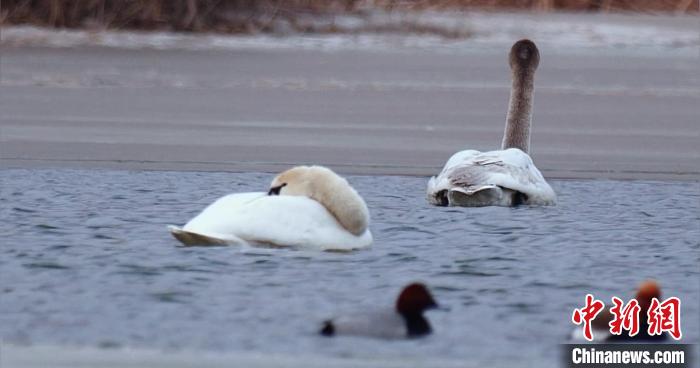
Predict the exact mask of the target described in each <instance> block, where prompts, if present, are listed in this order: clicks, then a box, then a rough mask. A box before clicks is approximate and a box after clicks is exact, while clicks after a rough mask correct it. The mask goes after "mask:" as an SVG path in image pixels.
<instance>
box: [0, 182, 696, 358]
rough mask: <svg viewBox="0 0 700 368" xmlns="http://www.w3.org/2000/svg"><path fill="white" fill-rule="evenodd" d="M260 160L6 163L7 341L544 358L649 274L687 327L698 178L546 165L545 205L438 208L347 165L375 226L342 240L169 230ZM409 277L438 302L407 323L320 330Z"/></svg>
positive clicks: (391, 293)
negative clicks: (235, 240)
mask: <svg viewBox="0 0 700 368" xmlns="http://www.w3.org/2000/svg"><path fill="white" fill-rule="evenodd" d="M271 178H272V175H269V174H231V173H191V172H186V173H183V172H128V171H93V170H3V171H0V179H1V180H2V181H1V184H2V188H1V190H2V198H1V202H0V204H1V211H2V212H1V219H2V224H1V225H0V226H1V227H0V234H1V235H2V239H3V242H2V245H1V246H0V254H1V257H0V280H1V283H0V337H1V338H2V339H4V340H5V341H7V342H13V343H18V344H30V343H35V344H70V345H91V346H140V347H149V348H183V347H187V348H192V349H204V350H216V351H242V350H245V351H258V352H272V353H294V354H301V353H309V354H317V355H318V354H320V355H330V356H357V357H377V356H380V357H387V358H391V357H395V356H402V357H406V356H409V357H410V356H415V357H425V356H439V357H441V358H457V359H465V361H471V362H481V361H489V360H490V359H496V360H498V361H501V362H507V361H515V360H518V361H519V362H521V363H522V362H534V361H539V362H541V363H550V364H552V365H555V364H556V363H557V362H558V361H557V357H558V350H557V349H556V346H557V344H558V343H560V342H563V341H564V339H565V337H566V336H567V335H568V334H569V332H570V330H571V328H572V324H571V322H570V316H571V311H572V309H573V308H575V307H580V305H581V304H582V302H583V299H584V296H585V294H586V293H589V292H590V293H593V294H594V295H595V296H596V297H598V298H601V299H604V300H609V297H610V296H612V295H618V296H621V297H623V299H628V298H630V297H632V296H633V293H634V291H633V289H634V288H635V287H636V285H637V284H638V283H639V282H640V281H641V280H643V279H645V278H648V277H653V278H656V279H658V280H659V281H660V282H661V284H662V286H663V287H664V291H665V296H678V297H680V298H681V299H682V301H683V304H682V308H683V310H682V317H683V333H684V341H685V342H689V343H693V342H695V343H696V342H698V333H699V329H698V326H699V315H700V309H699V305H698V304H699V299H700V283H699V280H700V278H699V277H698V274H699V272H698V264H700V251H699V250H700V247H699V245H698V239H700V218H699V212H700V211H699V208H700V206H699V203H700V190H699V188H698V183H674V182H639V181H601V180H586V181H553V182H552V185H553V187H554V189H555V190H556V191H557V192H558V194H559V198H560V204H559V205H558V206H556V207H551V208H528V207H520V208H513V209H511V208H496V207H492V208H476V209H474V208H472V209H454V208H436V207H430V206H428V205H427V204H426V203H425V200H424V199H423V197H424V188H425V183H426V179H425V178H413V177H391V176H355V177H350V178H349V179H350V181H351V183H352V184H353V185H354V186H355V187H356V188H357V189H358V191H359V192H360V193H361V194H362V195H363V196H364V197H365V199H366V201H367V202H368V205H369V207H370V210H371V212H372V218H373V224H372V231H373V233H374V237H375V243H374V245H373V247H372V248H371V249H369V250H363V251H358V252H354V253H350V254H337V253H316V252H309V251H296V250H289V249H287V250H274V249H255V248H246V249H241V248H237V247H211V248H183V247H178V246H177V245H178V243H177V242H176V241H175V240H174V239H173V238H171V237H170V235H169V234H168V232H167V230H166V227H165V225H166V224H184V223H185V222H186V221H187V220H188V219H190V218H191V217H192V216H194V215H195V214H196V213H197V212H198V211H199V210H201V209H202V208H203V207H204V206H205V205H207V204H209V203H210V202H212V201H213V200H214V199H216V198H217V197H219V196H221V195H223V194H226V193H230V192H239V191H253V190H261V189H265V188H266V186H267V184H268V183H269V181H270V179H271ZM414 280H420V281H424V282H426V283H427V284H429V285H430V286H431V287H432V290H433V292H434V294H435V296H436V299H437V300H438V301H439V302H440V303H441V304H444V305H447V306H449V307H450V308H451V310H450V311H449V312H440V311H436V312H430V314H429V317H430V319H431V320H432V323H433V326H434V329H435V331H436V333H435V334H434V335H432V336H431V337H429V338H426V339H420V340H412V341H381V340H379V341H377V340H367V339H360V338H341V339H324V338H321V337H318V336H317V335H316V334H315V332H316V329H317V327H318V323H319V322H320V321H321V320H322V319H324V318H326V317H329V316H332V315H334V314H337V313H341V312H345V311H352V310H354V308H355V307H357V308H361V307H363V306H377V305H381V304H389V303H393V298H394V297H395V295H396V293H397V292H398V291H399V289H400V287H401V286H402V285H403V284H405V283H407V282H409V281H414Z"/></svg>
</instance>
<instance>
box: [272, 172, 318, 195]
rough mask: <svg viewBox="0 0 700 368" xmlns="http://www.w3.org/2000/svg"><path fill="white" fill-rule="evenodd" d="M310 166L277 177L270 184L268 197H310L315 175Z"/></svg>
mask: <svg viewBox="0 0 700 368" xmlns="http://www.w3.org/2000/svg"><path fill="white" fill-rule="evenodd" d="M310 172H311V168H310V167H308V166H297V167H294V168H291V169H289V170H287V171H284V172H283V173H281V174H279V175H277V176H276V177H275V178H274V179H272V183H270V190H269V191H268V192H267V194H268V195H297V196H310V194H311V188H310V187H309V185H310V181H311V180H310V179H313V175H312V174H311V173H310Z"/></svg>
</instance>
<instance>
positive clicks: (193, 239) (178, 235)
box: [168, 225, 232, 247]
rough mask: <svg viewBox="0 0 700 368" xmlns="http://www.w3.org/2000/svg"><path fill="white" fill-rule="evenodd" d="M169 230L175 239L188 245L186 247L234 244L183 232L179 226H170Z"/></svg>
mask: <svg viewBox="0 0 700 368" xmlns="http://www.w3.org/2000/svg"><path fill="white" fill-rule="evenodd" d="M168 230H170V234H172V235H173V237H175V239H177V240H179V241H180V243H182V244H184V245H186V246H190V247H191V246H212V245H229V244H231V243H232V242H231V241H229V240H224V239H219V238H214V237H211V236H207V235H202V234H197V233H193V232H190V231H187V230H183V229H182V228H179V227H177V226H173V225H170V226H168Z"/></svg>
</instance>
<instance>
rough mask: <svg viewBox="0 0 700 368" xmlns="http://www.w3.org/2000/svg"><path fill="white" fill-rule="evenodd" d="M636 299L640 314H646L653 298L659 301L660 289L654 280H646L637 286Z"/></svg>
mask: <svg viewBox="0 0 700 368" xmlns="http://www.w3.org/2000/svg"><path fill="white" fill-rule="evenodd" d="M636 298H637V302H639V307H640V309H641V310H642V313H646V311H647V310H649V306H650V305H651V300H652V299H653V298H656V299H659V300H660V299H661V287H659V284H658V283H657V282H656V281H654V280H646V281H644V282H642V283H641V284H640V285H639V289H637V297H636Z"/></svg>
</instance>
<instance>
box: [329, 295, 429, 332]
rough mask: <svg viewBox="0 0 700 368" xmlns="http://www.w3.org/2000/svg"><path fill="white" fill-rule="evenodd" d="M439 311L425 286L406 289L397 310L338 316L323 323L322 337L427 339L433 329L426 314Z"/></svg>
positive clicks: (400, 297) (397, 304) (397, 301)
mask: <svg viewBox="0 0 700 368" xmlns="http://www.w3.org/2000/svg"><path fill="white" fill-rule="evenodd" d="M436 308H439V306H438V304H437V302H436V301H435V299H434V298H433V296H432V294H431V293H430V291H429V290H428V288H427V287H426V286H425V285H424V284H422V283H412V284H409V285H407V286H405V287H404V288H403V289H402V291H401V293H400V294H399V296H398V297H397V298H396V303H395V305H394V308H386V309H381V310H376V311H372V312H369V313H365V314H352V315H344V316H339V317H336V318H333V319H329V320H326V321H324V322H323V324H322V327H321V329H320V330H319V333H320V334H321V335H322V336H326V337H333V336H360V337H371V338H380V339H407V338H417V337H424V336H427V335H429V334H431V333H432V331H433V330H432V327H431V325H430V322H429V321H428V319H427V318H425V316H424V315H423V313H424V312H425V311H427V310H430V309H436Z"/></svg>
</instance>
